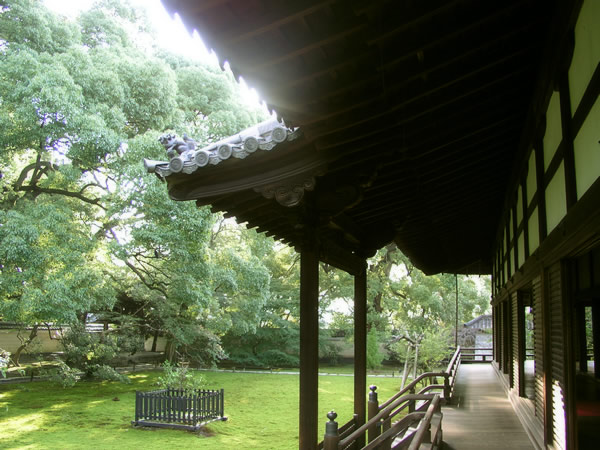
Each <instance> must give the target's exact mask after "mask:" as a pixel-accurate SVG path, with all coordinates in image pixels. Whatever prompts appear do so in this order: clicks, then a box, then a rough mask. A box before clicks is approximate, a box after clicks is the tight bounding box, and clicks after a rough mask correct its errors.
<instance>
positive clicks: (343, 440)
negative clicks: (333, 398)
mask: <svg viewBox="0 0 600 450" xmlns="http://www.w3.org/2000/svg"><path fill="white" fill-rule="evenodd" d="M460 363H461V348H460V346H459V347H457V348H456V351H455V352H454V354H453V355H452V358H451V359H450V362H449V363H448V366H447V368H446V370H445V371H444V372H427V373H424V374H421V375H420V376H419V377H417V378H415V379H414V380H413V381H412V382H411V383H410V384H409V385H408V386H406V387H405V388H404V389H402V390H401V391H400V392H398V393H396V394H395V395H393V396H392V397H390V398H389V399H388V400H387V401H385V402H384V403H382V404H381V405H379V404H378V402H377V392H375V390H376V389H377V387H376V386H371V393H370V394H369V416H370V417H369V419H368V421H367V422H366V423H365V424H363V425H362V426H360V427H358V428H356V429H354V430H352V428H351V427H349V424H351V425H353V426H356V418H353V419H352V420H351V421H350V422H349V423H348V424H346V425H344V426H342V427H340V428H338V423H337V422H335V419H336V418H337V414H336V413H335V412H334V411H331V412H330V413H329V414H328V415H327V417H328V418H329V422H328V423H327V424H326V427H325V428H326V432H325V438H324V440H323V442H322V444H323V446H322V447H321V446H319V448H325V449H326V450H338V449H345V448H347V447H349V446H350V445H355V443H356V442H357V440H358V439H359V438H361V437H362V436H365V435H366V434H367V431H368V435H369V444H367V446H365V447H363V450H367V449H371V448H376V447H377V445H383V447H385V448H389V445H390V444H391V441H392V440H393V439H394V438H395V437H396V436H398V435H399V434H400V433H401V432H403V431H405V430H407V429H408V427H409V425H407V424H412V423H414V422H415V421H417V420H420V422H419V425H418V426H417V429H416V431H415V432H411V433H410V434H408V435H406V436H405V437H404V438H402V444H401V446H402V448H407V446H408V445H409V444H410V445H411V448H413V439H414V438H415V437H417V438H418V439H417V440H416V441H414V442H415V444H414V445H417V447H414V448H418V445H421V443H423V442H424V441H423V440H424V439H432V441H433V442H437V443H439V442H438V441H439V439H441V432H442V431H441V413H440V404H441V401H442V395H441V394H440V393H434V394H431V393H429V392H430V391H433V390H438V389H441V390H443V400H444V402H449V401H450V400H451V397H452V393H453V390H454V384H455V382H456V374H457V371H458V368H459V366H460ZM434 377H444V384H438V383H432V384H429V385H427V386H423V388H421V390H420V391H419V392H418V393H415V390H416V386H417V384H418V383H419V382H421V381H423V380H424V379H427V378H434ZM418 401H422V402H423V403H422V404H419V405H418V406H417V402H418ZM406 408H408V414H407V415H406V416H405V417H404V418H402V419H400V420H399V421H398V422H395V423H392V419H393V418H394V417H396V416H397V415H398V414H399V413H400V412H402V411H403V410H405V409H406ZM425 409H426V411H424V410H425ZM435 414H439V420H437V421H436V423H437V425H436V427H435V430H436V431H435V433H434V434H433V438H431V436H430V435H431V433H430V430H431V422H432V418H433V417H434V415H435ZM342 429H345V431H346V433H344V434H346V436H344V435H343V434H342V433H340V431H341V430H342ZM350 430H352V432H351V433H348V431H350ZM419 430H422V431H419ZM417 432H418V433H417ZM427 442H431V441H427ZM320 445H321V444H320Z"/></svg>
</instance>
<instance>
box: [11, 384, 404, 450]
mask: <svg viewBox="0 0 600 450" xmlns="http://www.w3.org/2000/svg"><path fill="white" fill-rule="evenodd" d="M203 374H204V376H205V377H206V379H207V381H208V386H207V387H208V388H212V389H218V388H224V389H225V414H226V415H227V416H228V417H229V420H228V421H226V422H215V423H213V424H210V425H209V426H207V427H206V428H205V430H204V431H203V432H200V433H192V432H186V431H181V430H168V429H136V428H133V427H132V426H131V420H133V418H134V404H135V390H136V389H137V390H152V389H153V388H154V383H155V382H156V378H157V377H158V375H159V373H158V372H139V373H135V374H131V375H130V379H131V381H132V383H131V384H129V385H126V384H121V383H116V382H80V383H78V384H77V385H76V386H75V387H74V388H67V389H63V388H61V387H58V386H56V385H53V384H50V383H48V382H37V383H23V384H8V385H7V384H4V385H0V448H6V449H24V448H26V449H42V448H43V449H47V448H61V449H63V448H94V449H111V448H120V449H129V448H131V449H140V448H142V449H143V450H146V449H168V448H196V447H200V448H202V449H230V448H231V449H235V448H239V449H242V448H243V449H247V448H257V449H296V448H298V380H299V377H298V376H297V375H283V374H249V373H223V372H204V373H203ZM368 383H369V384H376V385H377V386H378V387H379V389H378V392H379V393H380V399H386V398H388V397H389V396H391V395H392V394H393V393H394V392H396V391H397V390H398V388H399V384H400V380H399V379H398V378H369V379H368ZM352 393H353V378H352V377H344V376H321V377H319V415H320V416H322V417H323V420H322V421H321V422H320V427H319V436H322V435H323V433H324V428H325V422H326V421H327V418H326V414H327V412H328V411H330V410H331V409H335V410H336V412H337V413H338V415H339V416H338V421H339V422H340V424H341V423H344V422H346V421H347V420H349V419H350V418H351V416H352V395H353V394H352Z"/></svg>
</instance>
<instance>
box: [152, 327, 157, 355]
mask: <svg viewBox="0 0 600 450" xmlns="http://www.w3.org/2000/svg"><path fill="white" fill-rule="evenodd" d="M157 342H158V330H156V331H155V332H154V338H153V339H152V349H151V351H153V352H155V351H156V344H157Z"/></svg>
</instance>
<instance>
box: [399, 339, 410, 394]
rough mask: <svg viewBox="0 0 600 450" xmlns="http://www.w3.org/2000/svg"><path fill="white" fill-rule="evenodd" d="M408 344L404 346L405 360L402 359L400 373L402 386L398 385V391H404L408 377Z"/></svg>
mask: <svg viewBox="0 0 600 450" xmlns="http://www.w3.org/2000/svg"><path fill="white" fill-rule="evenodd" d="M410 349H411V346H410V344H409V345H407V346H406V358H405V359H404V372H402V384H400V390H402V389H404V385H405V384H406V377H408V360H409V359H410Z"/></svg>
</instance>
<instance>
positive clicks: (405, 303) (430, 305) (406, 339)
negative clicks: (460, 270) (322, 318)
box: [325, 244, 490, 370]
mask: <svg viewBox="0 0 600 450" xmlns="http://www.w3.org/2000/svg"><path fill="white" fill-rule="evenodd" d="M325 275H328V274H327V273H326V274H325ZM457 279H458V283H459V318H458V319H459V322H461V323H464V322H466V321H468V320H471V319H472V318H473V317H474V316H475V315H478V314H483V313H484V312H485V311H486V310H487V309H488V308H489V298H490V297H489V293H488V292H487V291H486V286H485V285H479V286H478V285H476V283H475V281H474V279H473V278H472V277H467V276H463V275H459V276H458V278H457ZM340 280H344V281H343V282H342V283H341V284H342V285H343V287H342V286H340V283H339V282H338V287H337V288H336V289H337V291H336V293H335V294H334V295H338V296H339V297H342V298H345V299H346V301H347V302H348V305H349V309H350V310H352V294H349V293H351V292H352V291H351V287H352V286H351V282H350V281H349V280H348V279H345V278H342V279H340ZM332 282H333V283H335V282H334V281H331V280H330V281H325V283H332ZM455 283H456V278H455V275H453V274H438V275H433V276H426V275H425V274H424V273H423V272H421V271H420V270H419V269H417V268H416V267H415V266H414V265H413V264H412V263H411V261H410V260H409V259H408V258H407V257H406V256H405V255H404V254H402V252H401V251H400V250H399V249H398V248H397V247H396V246H395V245H394V244H390V245H388V246H386V247H384V248H382V249H381V250H379V251H378V252H377V254H376V255H375V256H374V257H372V258H370V259H369V260H368V284H367V286H368V295H367V298H368V302H369V304H368V327H369V330H372V329H376V330H377V331H378V333H376V335H377V336H378V338H379V339H381V341H380V342H382V343H385V344H388V346H389V350H390V351H391V353H392V356H395V357H396V358H398V359H401V360H405V361H406V360H407V358H409V357H410V358H413V356H407V355H415V356H416V357H417V358H419V361H420V363H421V364H422V365H423V366H424V367H432V365H433V360H434V359H436V358H438V357H439V354H438V353H437V352H435V351H433V349H434V348H439V347H440V346H441V347H442V349H443V353H445V350H446V348H447V347H448V345H450V344H451V343H450V341H449V340H448V336H449V331H450V329H452V328H453V327H454V324H455ZM334 317H335V322H334V324H333V325H335V326H338V327H340V326H341V327H345V331H346V334H347V335H352V333H353V329H352V323H353V322H352V319H351V317H347V316H346V317H345V315H344V314H343V313H339V312H338V313H336V314H335V315H334ZM374 335H375V334H373V335H372V336H374ZM370 336H371V335H370ZM371 339H373V337H371ZM394 342H396V344H394V345H391V346H390V345H389V344H391V343H394ZM398 342H400V343H399V344H398ZM442 342H446V344H444V345H442ZM407 346H408V347H407ZM443 353H442V356H443ZM436 355H437V356H436ZM413 369H414V370H416V366H413Z"/></svg>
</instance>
